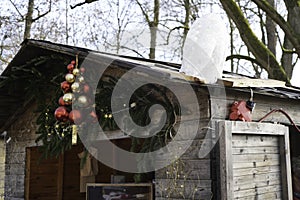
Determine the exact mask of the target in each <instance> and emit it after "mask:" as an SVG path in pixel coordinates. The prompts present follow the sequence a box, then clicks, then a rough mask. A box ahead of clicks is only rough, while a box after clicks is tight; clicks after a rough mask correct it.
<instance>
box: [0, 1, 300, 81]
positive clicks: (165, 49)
mask: <svg viewBox="0 0 300 200" xmlns="http://www.w3.org/2000/svg"><path fill="white" fill-rule="evenodd" d="M13 2H18V4H20V3H22V4H23V5H25V6H23V7H20V8H19V10H20V11H21V12H22V14H24V13H26V3H24V1H20V0H15V1H13ZM45 2H47V1H45ZM57 2H59V3H57V6H58V7H59V8H56V10H55V9H53V10H52V13H51V15H49V16H47V20H49V21H50V22H52V23H56V24H57V29H58V30H59V29H63V27H64V23H65V21H66V17H65V2H66V1H57ZM77 2H81V1H80V0H78V1H77V0H76V1H69V4H72V5H73V4H75V3H77ZM120 2H123V1H120ZM92 4H93V6H94V7H97V6H99V8H101V9H100V11H101V12H102V14H103V15H111V16H112V17H111V23H116V21H115V20H114V18H113V17H114V15H115V13H113V11H110V10H109V9H105V6H104V3H103V2H102V1H101V2H95V3H92ZM89 6H90V5H88V4H87V5H84V6H82V7H80V9H74V10H71V9H69V10H68V12H69V15H70V17H69V18H68V23H69V29H71V31H72V33H73V34H75V33H76V29H77V30H78V32H79V31H82V34H83V35H82V34H80V35H79V37H76V38H75V40H76V41H74V40H73V41H69V44H70V45H76V46H81V47H86V48H92V49H95V50H100V51H110V50H108V49H107V48H106V47H105V46H101V45H94V46H93V45H91V44H90V43H89V42H90V38H89V37H92V36H93V37H103V35H101V33H100V31H101V30H103V29H105V25H103V26H101V27H97V26H95V24H93V23H94V22H95V21H97V20H98V21H99V20H100V19H95V17H94V19H93V18H92V19H90V18H89V19H88V18H87V17H85V15H86V12H89V8H90V7H89ZM122 6H126V5H122ZM0 7H1V8H0V16H5V15H9V14H14V15H16V16H17V15H18V13H17V12H16V10H15V9H14V8H13V7H12V4H11V3H10V0H4V1H3V2H2V3H1V5H0ZM132 9H136V8H132ZM78 11H81V12H78ZM210 12H214V13H216V14H218V15H220V16H221V18H224V12H222V11H220V8H219V7H218V6H216V5H213V6H211V7H209V8H207V9H205V10H201V15H205V14H207V13H210ZM74 13H76V14H77V13H78V14H77V16H81V18H82V16H84V17H83V20H81V21H80V20H78V18H73V17H71V15H72V14H74ZM45 20H46V19H45ZM87 20H89V22H90V24H89V25H88V23H87V22H86V21H87ZM93 20H94V21H93ZM137 23H140V22H139V21H137ZM225 23H226V21H225ZM88 26H89V27H88ZM226 26H227V30H228V33H229V31H230V30H229V24H228V23H227V25H226ZM137 27H139V28H137ZM38 28H39V29H40V30H44V31H45V29H47V28H46V27H43V26H40V27H38ZM90 28H93V30H96V31H95V32H97V31H98V32H99V34H98V35H93V34H92V33H90V32H89V29H90ZM146 28H147V27H146ZM252 28H253V29H257V30H258V29H259V27H258V26H256V25H255V26H252ZM160 29H161V30H160V31H161V32H164V31H166V30H163V28H160ZM55 31H57V30H53V33H51V31H49V32H50V33H48V35H47V38H46V40H50V41H54V42H58V43H65V38H64V35H62V36H61V37H58V38H57V36H56V35H54V32H55ZM60 31H61V30H60ZM106 31H111V32H113V31H114V30H113V29H110V30H106ZM257 32H259V31H257ZM108 35H109V34H108ZM137 35H138V37H136V41H134V40H132V38H133V37H134V36H137ZM106 36H107V35H106ZM0 37H2V35H1V32H0ZM79 38H84V40H81V39H79ZM124 38H125V40H124V41H126V42H125V43H123V44H124V45H128V46H129V47H130V48H132V49H134V50H136V51H139V52H140V53H142V54H144V55H147V49H148V46H147V45H145V44H148V43H149V31H148V32H147V31H145V27H141V26H140V24H139V26H136V24H129V25H128V31H127V33H124ZM111 40H114V38H113V37H112V38H111ZM158 40H159V41H158V43H160V44H163V43H164V42H163V41H162V38H158ZM177 40H178V39H177V37H176V35H175V32H174V34H171V41H170V42H169V44H168V45H165V44H164V45H161V46H158V47H157V50H158V54H159V56H158V59H160V60H163V61H168V62H170V61H171V62H176V63H180V62H181V59H180V58H179V57H177V58H176V57H175V58H174V54H175V53H176V52H175V51H174V49H176V48H177V49H179V48H178V41H177ZM74 42H75V43H74ZM235 43H237V44H239V43H240V41H239V39H238V38H235ZM137 44H139V45H137ZM176 45H177V46H176ZM278 46H279V45H278ZM177 51H178V50H177ZM228 52H230V50H229V49H228ZM243 52H244V53H245V54H246V55H247V53H248V52H247V49H246V48H244V49H243ZM278 52H280V51H278ZM111 53H115V52H111ZM119 53H121V54H126V55H132V56H135V55H136V54H135V53H133V51H130V50H123V51H121V52H119ZM177 53H178V52H177ZM228 55H229V54H228ZM172 56H173V57H172ZM244 66H245V67H244V69H243V67H241V68H240V69H239V73H243V74H249V73H250V74H252V75H253V74H254V72H253V70H251V69H249V67H247V66H249V63H247V62H245V64H244ZM224 69H225V70H226V71H230V70H231V69H230V62H229V61H227V62H225V63H224ZM299 75H300V64H299V63H298V64H297V65H296V67H295V69H294V73H293V77H292V80H291V82H292V84H293V85H295V86H298V87H300V78H298V77H299ZM263 78H266V73H264V74H263Z"/></svg>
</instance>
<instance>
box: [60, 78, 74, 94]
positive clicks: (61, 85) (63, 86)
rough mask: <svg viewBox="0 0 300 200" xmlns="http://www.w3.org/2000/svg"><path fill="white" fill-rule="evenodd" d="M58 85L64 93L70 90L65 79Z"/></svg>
mask: <svg viewBox="0 0 300 200" xmlns="http://www.w3.org/2000/svg"><path fill="white" fill-rule="evenodd" d="M60 87H61V89H62V90H63V91H64V93H67V92H70V90H71V86H70V83H68V82H67V81H64V82H62V83H61V84H60Z"/></svg>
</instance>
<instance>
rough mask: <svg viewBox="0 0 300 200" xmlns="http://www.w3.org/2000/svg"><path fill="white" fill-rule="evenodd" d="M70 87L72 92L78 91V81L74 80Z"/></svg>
mask: <svg viewBox="0 0 300 200" xmlns="http://www.w3.org/2000/svg"><path fill="white" fill-rule="evenodd" d="M71 89H72V92H75V93H78V92H80V83H78V82H74V83H73V84H72V85H71Z"/></svg>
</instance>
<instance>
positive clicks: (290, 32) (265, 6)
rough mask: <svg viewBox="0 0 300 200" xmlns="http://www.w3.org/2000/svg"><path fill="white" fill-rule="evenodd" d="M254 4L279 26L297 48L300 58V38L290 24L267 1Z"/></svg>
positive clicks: (259, 0)
mask: <svg viewBox="0 0 300 200" xmlns="http://www.w3.org/2000/svg"><path fill="white" fill-rule="evenodd" d="M253 2H254V3H255V4H256V5H257V6H258V7H259V8H261V9H262V10H263V11H264V12H266V14H267V15H268V16H269V17H270V18H272V20H274V22H276V23H277V24H278V25H279V27H280V28H281V29H282V30H283V31H284V33H285V35H286V36H287V37H288V39H289V40H290V42H291V43H292V44H293V46H294V47H295V48H296V51H297V54H298V55H299V56H300V42H299V40H298V39H297V37H298V36H297V34H296V33H295V31H294V29H293V28H292V27H291V26H290V25H289V23H287V22H286V21H285V19H284V18H283V17H282V16H281V15H280V14H279V13H278V12H277V11H276V10H275V9H274V8H273V7H272V6H271V5H270V4H269V3H268V2H267V1H266V0H253Z"/></svg>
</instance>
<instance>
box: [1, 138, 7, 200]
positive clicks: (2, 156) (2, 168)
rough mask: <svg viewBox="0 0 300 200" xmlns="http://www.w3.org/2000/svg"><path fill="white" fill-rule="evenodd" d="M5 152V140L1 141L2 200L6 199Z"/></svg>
mask: <svg viewBox="0 0 300 200" xmlns="http://www.w3.org/2000/svg"><path fill="white" fill-rule="evenodd" d="M5 139H6V137H5ZM5 150H6V146H5V140H0V199H4V183H5V153H6V151H5Z"/></svg>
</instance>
